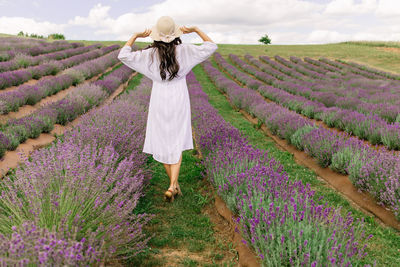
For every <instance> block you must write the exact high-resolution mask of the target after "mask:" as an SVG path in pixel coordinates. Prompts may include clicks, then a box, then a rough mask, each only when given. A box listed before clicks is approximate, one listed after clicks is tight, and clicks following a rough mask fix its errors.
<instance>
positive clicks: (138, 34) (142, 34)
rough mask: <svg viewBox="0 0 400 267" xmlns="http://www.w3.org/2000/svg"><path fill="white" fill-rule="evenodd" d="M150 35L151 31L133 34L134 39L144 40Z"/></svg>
mask: <svg viewBox="0 0 400 267" xmlns="http://www.w3.org/2000/svg"><path fill="white" fill-rule="evenodd" d="M150 33H151V29H146V30H145V31H144V32H137V33H135V35H136V37H140V38H146V37H147V36H149V35H150Z"/></svg>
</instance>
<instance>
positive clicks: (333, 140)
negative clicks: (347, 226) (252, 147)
mask: <svg viewBox="0 0 400 267" xmlns="http://www.w3.org/2000/svg"><path fill="white" fill-rule="evenodd" d="M205 69H206V72H207V73H208V74H209V76H210V78H211V79H213V80H214V82H215V83H216V86H217V87H218V88H219V89H220V90H222V91H224V92H227V93H228V95H229V97H230V99H231V101H232V103H233V104H234V105H235V106H236V107H237V108H240V109H244V110H246V111H247V112H249V113H250V114H252V115H253V116H255V117H257V118H258V119H259V120H261V122H263V123H265V125H267V127H268V128H269V129H270V130H271V132H272V133H273V134H276V135H278V136H279V137H280V138H283V139H286V140H287V141H288V142H289V143H291V144H293V145H295V146H296V147H297V148H298V149H299V150H304V151H305V152H306V153H307V154H309V155H310V156H311V157H313V158H315V159H316V160H317V162H318V163H319V164H320V165H321V166H322V167H330V168H331V169H332V170H334V171H337V172H341V173H343V174H348V175H349V179H350V180H351V182H352V183H353V184H354V185H355V186H356V187H357V188H359V189H361V190H363V191H366V192H369V193H370V194H371V195H373V196H374V197H375V198H376V199H377V201H378V203H379V204H382V205H386V206H388V207H389V208H390V209H391V210H392V211H393V212H394V214H395V216H396V218H397V219H399V220H400V158H399V156H398V154H396V153H394V152H393V151H389V150H387V149H386V148H384V147H383V148H379V149H377V148H376V147H374V146H371V145H369V144H366V143H365V142H363V141H361V140H359V139H358V138H355V137H352V136H350V135H349V134H346V133H338V132H334V131H331V130H329V129H326V128H324V127H318V126H316V125H315V124H314V123H313V122H312V121H311V120H310V119H307V118H304V117H302V116H301V115H299V114H297V113H295V112H292V111H290V110H288V109H287V108H284V107H282V106H280V105H278V104H275V103H267V102H265V100H264V98H263V97H262V96H261V95H259V94H258V93H257V92H255V91H254V90H252V89H247V88H241V87H240V86H239V85H237V84H236V83H235V82H234V81H232V80H230V79H228V78H226V77H225V76H223V75H222V74H221V73H220V72H219V71H218V70H217V69H215V68H214V67H213V66H212V65H211V63H210V62H207V63H205Z"/></svg>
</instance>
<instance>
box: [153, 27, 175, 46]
mask: <svg viewBox="0 0 400 267" xmlns="http://www.w3.org/2000/svg"><path fill="white" fill-rule="evenodd" d="M182 34H183V32H182V30H181V29H180V26H179V25H175V31H174V35H173V36H172V37H173V38H171V39H170V40H168V39H166V38H164V37H163V36H160V33H159V32H158V30H157V27H156V26H155V25H154V26H153V27H152V28H151V33H150V35H149V37H150V38H151V39H153V40H154V41H163V42H165V43H170V42H172V41H173V40H174V39H175V38H176V37H180V36H181V35H182Z"/></svg>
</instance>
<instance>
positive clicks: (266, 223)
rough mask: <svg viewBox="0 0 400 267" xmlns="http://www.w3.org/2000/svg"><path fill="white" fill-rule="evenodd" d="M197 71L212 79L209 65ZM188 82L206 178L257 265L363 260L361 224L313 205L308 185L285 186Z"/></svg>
mask: <svg viewBox="0 0 400 267" xmlns="http://www.w3.org/2000/svg"><path fill="white" fill-rule="evenodd" d="M202 66H203V67H204V69H205V71H206V72H207V73H209V71H210V73H215V72H214V70H213V67H212V66H211V64H207V62H204V63H202ZM220 75H221V74H220ZM187 78H188V86H189V93H190V98H191V103H192V114H193V124H194V128H195V129H196V131H195V134H196V140H197V142H198V145H199V147H200V150H201V152H202V155H203V163H204V165H205V167H206V174H207V176H208V178H209V179H210V181H211V182H212V183H213V185H214V186H215V187H216V189H217V192H218V194H219V195H221V197H222V198H223V199H224V200H225V202H226V203H227V205H228V207H229V208H230V209H231V210H232V211H233V212H234V213H235V215H236V216H238V217H237V222H239V223H240V229H241V232H242V233H243V235H244V237H245V240H243V242H245V243H248V244H249V245H250V246H251V247H253V248H254V249H255V251H256V253H257V254H258V256H259V257H260V259H261V262H262V265H263V266H296V265H301V264H303V265H308V266H322V265H323V264H325V263H327V262H330V263H331V264H332V265H346V264H347V265H351V264H357V263H358V262H359V260H360V259H363V257H364V256H365V251H364V250H365V247H366V245H365V244H364V242H366V240H368V238H370V237H367V238H366V240H365V237H364V233H363V223H362V222H359V221H353V218H352V217H351V214H348V215H347V216H345V217H343V216H341V215H340V210H335V209H334V208H332V207H329V206H327V205H318V204H317V203H315V202H314V200H313V199H314V191H312V190H311V189H310V187H309V185H303V184H302V182H301V181H290V180H289V178H288V176H287V174H286V172H285V171H284V169H283V166H282V165H281V164H280V163H279V162H277V161H276V160H275V159H274V158H273V157H271V156H270V155H269V153H268V151H262V150H259V149H257V148H254V147H253V146H252V145H250V144H249V143H248V140H247V138H246V137H245V136H244V134H242V133H241V132H239V130H238V129H236V128H234V127H233V126H231V125H230V124H229V123H227V122H225V121H224V120H223V118H222V117H221V116H220V115H219V114H218V111H217V110H216V109H215V108H213V107H212V106H211V105H210V104H209V102H208V98H207V95H206V94H205V93H204V92H202V89H201V86H200V84H199V83H198V82H197V81H196V79H195V77H194V74H193V73H190V74H189V75H188V76H187ZM212 79H214V80H217V79H216V78H215V77H212Z"/></svg>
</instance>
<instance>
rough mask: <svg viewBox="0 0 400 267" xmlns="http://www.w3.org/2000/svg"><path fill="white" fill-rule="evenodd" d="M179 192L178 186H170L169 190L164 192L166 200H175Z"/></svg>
mask: <svg viewBox="0 0 400 267" xmlns="http://www.w3.org/2000/svg"><path fill="white" fill-rule="evenodd" d="M177 193H178V191H177V190H176V188H174V187H173V186H170V187H169V188H168V190H167V191H165V193H164V200H166V201H170V202H172V201H174V197H175V195H176V194H177Z"/></svg>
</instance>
